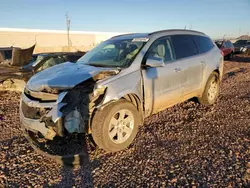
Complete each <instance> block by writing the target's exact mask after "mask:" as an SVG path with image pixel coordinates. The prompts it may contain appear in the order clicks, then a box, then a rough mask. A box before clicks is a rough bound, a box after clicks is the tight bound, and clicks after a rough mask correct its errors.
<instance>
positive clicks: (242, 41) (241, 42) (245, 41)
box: [234, 40, 247, 45]
mask: <svg viewBox="0 0 250 188" xmlns="http://www.w3.org/2000/svg"><path fill="white" fill-rule="evenodd" d="M246 43H247V40H238V41H236V42H235V43H234V44H240V45H242V44H246Z"/></svg>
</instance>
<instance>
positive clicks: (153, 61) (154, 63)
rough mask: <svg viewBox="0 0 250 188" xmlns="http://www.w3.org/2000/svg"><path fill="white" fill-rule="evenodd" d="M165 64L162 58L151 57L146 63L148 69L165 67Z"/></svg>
mask: <svg viewBox="0 0 250 188" xmlns="http://www.w3.org/2000/svg"><path fill="white" fill-rule="evenodd" d="M164 65H165V64H164V62H163V60H162V59H161V58H157V57H149V58H148V59H147V61H146V66H148V67H164Z"/></svg>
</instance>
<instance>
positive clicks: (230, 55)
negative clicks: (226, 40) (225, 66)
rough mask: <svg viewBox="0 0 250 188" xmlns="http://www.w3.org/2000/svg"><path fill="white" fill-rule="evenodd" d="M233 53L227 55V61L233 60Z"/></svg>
mask: <svg viewBox="0 0 250 188" xmlns="http://www.w3.org/2000/svg"><path fill="white" fill-rule="evenodd" d="M233 56H234V55H233V52H231V53H230V54H228V60H231V59H233Z"/></svg>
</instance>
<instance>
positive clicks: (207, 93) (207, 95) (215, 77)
mask: <svg viewBox="0 0 250 188" xmlns="http://www.w3.org/2000/svg"><path fill="white" fill-rule="evenodd" d="M219 86H220V78H219V74H218V73H217V72H213V73H212V74H211V75H210V76H209V78H208V80H207V83H206V86H205V89H204V91H203V94H202V96H201V97H198V101H199V103H201V104H205V105H210V104H213V103H215V101H216V99H217V97H218V94H219Z"/></svg>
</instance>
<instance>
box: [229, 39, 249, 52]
mask: <svg viewBox="0 0 250 188" xmlns="http://www.w3.org/2000/svg"><path fill="white" fill-rule="evenodd" d="M233 45H234V52H235V53H241V52H242V51H243V49H244V48H245V47H246V46H248V45H250V40H237V41H236V42H235V43H234V44H233Z"/></svg>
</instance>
